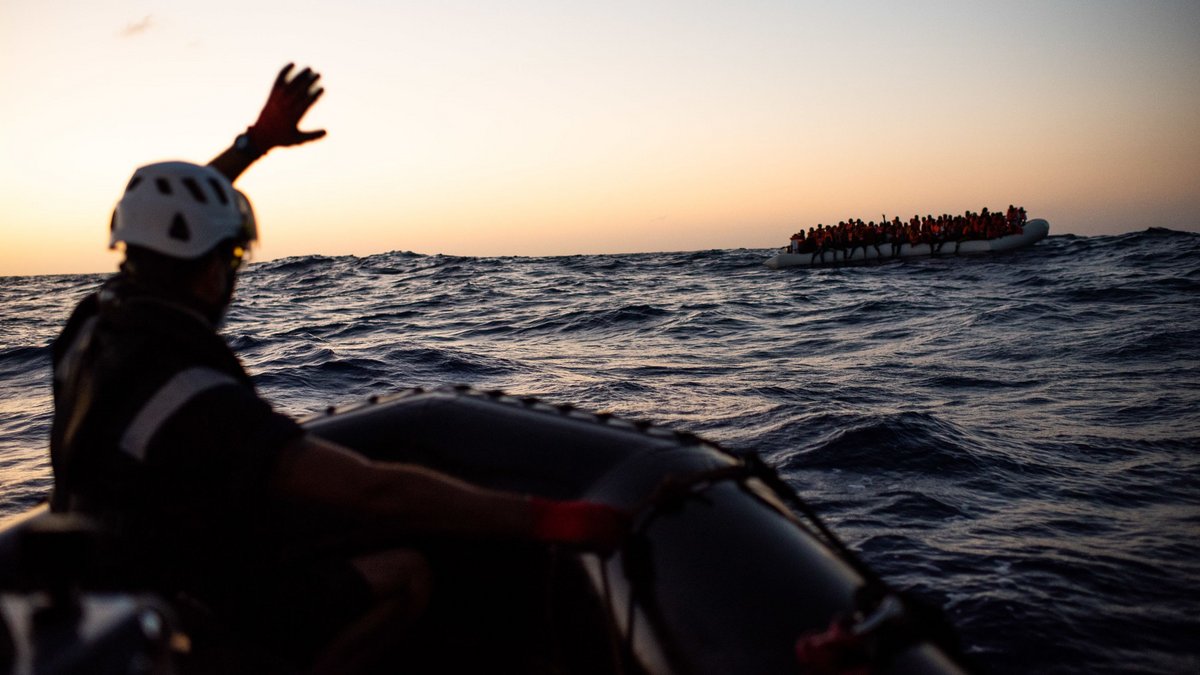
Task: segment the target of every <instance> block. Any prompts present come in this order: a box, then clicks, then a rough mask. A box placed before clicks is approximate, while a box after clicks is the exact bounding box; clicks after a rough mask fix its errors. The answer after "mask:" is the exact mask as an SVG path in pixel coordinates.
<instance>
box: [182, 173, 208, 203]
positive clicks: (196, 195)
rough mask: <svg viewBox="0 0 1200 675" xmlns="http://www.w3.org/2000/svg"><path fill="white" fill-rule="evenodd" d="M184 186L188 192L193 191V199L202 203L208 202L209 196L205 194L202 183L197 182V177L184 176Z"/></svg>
mask: <svg viewBox="0 0 1200 675" xmlns="http://www.w3.org/2000/svg"><path fill="white" fill-rule="evenodd" d="M183 187H185V188H187V189H188V192H190V193H192V199H195V200H196V201H198V202H200V203H201V204H207V203H208V197H205V196H204V192H202V191H201V190H200V185H199V184H197V183H196V180H195V179H193V178H184V179H183Z"/></svg>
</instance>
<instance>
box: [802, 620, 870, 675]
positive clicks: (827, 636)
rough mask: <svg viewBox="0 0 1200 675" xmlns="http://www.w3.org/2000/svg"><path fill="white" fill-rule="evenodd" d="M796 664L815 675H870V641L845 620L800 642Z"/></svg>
mask: <svg viewBox="0 0 1200 675" xmlns="http://www.w3.org/2000/svg"><path fill="white" fill-rule="evenodd" d="M796 662H797V663H799V664H800V665H801V667H802V669H801V672H803V673H809V674H811V675H867V673H869V672H870V668H869V666H870V658H869V651H868V649H867V644H866V639H865V637H864V636H863V635H861V634H856V633H855V632H854V631H853V630H852V629H851V628H850V627H849V626H847V625H846V623H845V622H844V621H843V620H841V619H836V618H835V619H834V620H833V622H832V623H830V624H829V628H827V629H825V630H824V631H821V632H812V633H805V634H804V635H801V636H800V639H798V640H796Z"/></svg>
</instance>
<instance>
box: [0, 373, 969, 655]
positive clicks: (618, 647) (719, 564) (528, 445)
mask: <svg viewBox="0 0 1200 675" xmlns="http://www.w3.org/2000/svg"><path fill="white" fill-rule="evenodd" d="M304 426H305V427H306V428H307V429H308V430H309V431H310V432H312V433H314V434H316V435H319V436H321V437H324V438H327V439H330V440H333V441H336V442H338V443H342V444H344V445H346V446H348V447H351V448H354V449H356V450H358V451H359V452H362V453H364V454H366V455H369V456H371V457H374V458H377V459H387V460H397V461H404V462H413V463H417V464H421V465H424V466H428V467H432V468H434V469H437V470H439V471H443V472H446V473H448V474H451V475H454V476H457V477H460V478H462V479H465V480H468V481H471V482H474V483H477V484H480V485H484V486H489V487H494V488H502V489H507V490H516V491H521V492H525V493H531V494H537V495H541V496H545V497H550V498H559V499H587V500H594V501H598V502H603V503H606V504H610V505H613V506H616V507H620V508H623V509H626V510H628V511H630V512H631V513H633V514H634V518H633V528H632V532H631V534H630V536H629V538H628V539H627V540H626V542H625V544H624V545H623V546H622V547H621V548H620V549H619V550H618V551H617V552H615V553H613V554H612V555H610V556H608V557H607V558H602V557H601V556H599V555H597V554H594V553H587V552H580V551H573V550H567V549H557V548H550V549H547V548H546V547H544V546H540V545H536V544H530V543H523V542H495V541H473V542H468V541H446V540H428V541H421V542H419V543H418V544H417V545H419V546H420V547H421V548H422V549H423V550H424V551H426V553H427V555H428V556H429V557H430V559H431V561H432V564H433V569H434V570H435V574H436V576H435V580H434V584H435V589H436V590H435V593H434V601H433V603H432V605H431V607H430V609H429V612H428V614H427V616H426V617H425V619H423V620H422V622H421V623H420V625H418V626H417V627H416V628H415V629H414V631H413V633H412V634H410V635H407V636H405V637H404V638H402V642H403V644H402V645H398V651H399V652H400V653H402V654H403V658H404V662H405V663H406V664H407V665H408V666H409V668H411V672H489V673H508V672H511V673H543V672H544V673H622V674H634V673H655V674H657V673H664V674H667V673H677V674H681V675H682V674H685V673H687V674H691V673H695V674H712V675H728V674H729V673H756V674H758V675H770V674H772V673H779V674H781V675H782V674H788V675H795V674H796V673H806V672H808V673H840V672H850V671H851V670H853V669H854V668H864V667H866V668H867V670H866V671H864V672H880V673H959V672H963V670H962V669H961V666H960V665H958V663H957V661H956V659H957V657H955V658H951V654H952V653H953V652H954V649H953V645H952V643H951V641H950V640H948V639H944V636H945V631H944V630H942V628H943V626H941V625H933V624H935V623H937V622H935V621H931V620H930V616H931V614H930V612H927V611H918V609H919V608H917V607H916V606H915V605H914V604H913V602H912V601H911V600H910V599H907V598H904V597H902V596H901V595H900V594H897V593H895V592H893V591H892V589H890V588H888V587H887V586H886V584H884V583H883V582H882V581H881V580H880V579H879V578H878V577H877V576H876V575H875V574H874V573H873V572H872V571H871V570H870V569H869V568H867V567H866V566H865V565H863V564H862V563H861V562H860V561H858V560H857V559H856V558H855V557H854V555H853V554H852V553H851V552H850V551H849V550H848V549H846V547H845V546H844V545H842V544H841V543H840V542H839V541H838V540H837V538H836V537H835V536H834V535H833V534H832V533H831V532H829V530H828V529H827V528H825V527H824V526H823V525H822V524H821V523H820V521H819V519H817V518H816V516H815V515H814V514H812V513H811V510H810V509H809V508H808V507H807V506H806V505H805V504H804V503H803V501H802V500H801V499H799V497H798V496H797V495H796V494H795V493H794V492H792V491H791V490H790V489H789V488H787V486H786V485H784V484H783V481H781V480H780V479H779V477H778V476H777V475H776V474H775V473H774V472H773V471H771V470H770V469H769V468H768V467H766V466H765V465H764V464H762V463H761V462H760V461H758V460H757V459H755V458H754V457H747V456H735V455H733V454H731V453H729V452H727V451H725V450H723V449H721V448H720V447H718V446H716V445H715V444H712V443H710V442H706V441H704V440H702V439H699V438H697V437H696V436H694V435H691V434H686V433H678V432H674V431H670V430H667V429H663V428H659V427H656V426H653V425H649V424H642V423H634V422H629V421H625V420H621V419H618V418H615V417H611V416H609V415H604V414H599V415H598V414H592V413H587V412H583V411H580V410H578V409H575V408H572V407H569V406H552V405H549V404H546V403H543V402H541V401H539V400H535V399H521V398H515V397H511V396H507V395H504V394H502V393H499V392H491V393H483V392H478V391H474V390H471V389H467V388H463V387H459V388H446V389H437V390H433V391H421V390H414V391H409V392H404V393H400V394H396V395H391V396H387V397H379V398H373V399H372V400H371V401H369V402H368V403H365V404H363V405H357V406H353V407H349V408H344V409H331V410H329V411H327V412H326V413H324V414H321V415H318V416H316V417H313V418H311V419H308V420H305V421H304ZM33 520H36V518H34V519H33ZM28 522H29V520H26V521H25V523H28ZM18 527H21V526H18ZM12 536H13V533H12V532H5V533H3V534H0V550H3V549H4V546H5V545H4V541H5V540H8V541H10V542H11V540H12ZM4 555H6V556H8V555H12V554H11V553H9V552H5V553H4ZM0 672H2V670H0ZM405 672H409V670H406V671H405Z"/></svg>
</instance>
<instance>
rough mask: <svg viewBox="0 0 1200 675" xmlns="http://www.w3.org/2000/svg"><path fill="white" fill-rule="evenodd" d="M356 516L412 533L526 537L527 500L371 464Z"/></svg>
mask: <svg viewBox="0 0 1200 675" xmlns="http://www.w3.org/2000/svg"><path fill="white" fill-rule="evenodd" d="M371 472H372V474H373V475H372V477H371V480H370V482H369V484H368V486H366V489H365V490H364V497H363V500H362V502H361V503H360V504H359V513H360V514H361V515H362V516H364V517H366V518H368V519H383V520H386V521H387V522H390V523H391V524H392V525H394V526H396V527H398V528H400V529H402V530H404V531H407V532H414V533H422V534H425V533H430V534H451V535H468V536H492V537H504V538H529V537H530V536H531V533H532V531H533V515H532V510H531V506H530V500H529V498H528V497H526V496H524V495H519V494H514V493H509V492H500V491H496V490H489V489H486V488H482V487H479V486H476V485H471V484H469V483H465V482H463V481H460V480H457V479H455V478H452V477H450V476H447V475H445V474H442V473H437V472H434V471H431V470H428V469H425V468H423V467H419V466H414V465H410V464H395V463H388V462H372V463H371Z"/></svg>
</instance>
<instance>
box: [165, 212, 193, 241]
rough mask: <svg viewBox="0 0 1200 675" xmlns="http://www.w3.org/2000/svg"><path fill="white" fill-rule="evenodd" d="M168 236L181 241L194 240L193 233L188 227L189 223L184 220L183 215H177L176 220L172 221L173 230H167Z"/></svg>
mask: <svg viewBox="0 0 1200 675" xmlns="http://www.w3.org/2000/svg"><path fill="white" fill-rule="evenodd" d="M167 235H169V236H170V237H171V238H172V239H178V240H179V241H188V240H189V239H191V238H192V231H191V229H190V228H189V227H188V224H187V221H186V220H184V219H183V214H182V213H176V214H175V219H174V220H172V221H171V229H169V230H167Z"/></svg>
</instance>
